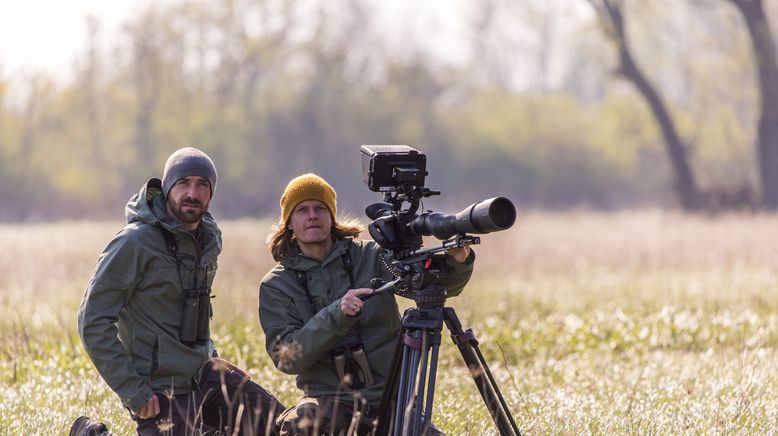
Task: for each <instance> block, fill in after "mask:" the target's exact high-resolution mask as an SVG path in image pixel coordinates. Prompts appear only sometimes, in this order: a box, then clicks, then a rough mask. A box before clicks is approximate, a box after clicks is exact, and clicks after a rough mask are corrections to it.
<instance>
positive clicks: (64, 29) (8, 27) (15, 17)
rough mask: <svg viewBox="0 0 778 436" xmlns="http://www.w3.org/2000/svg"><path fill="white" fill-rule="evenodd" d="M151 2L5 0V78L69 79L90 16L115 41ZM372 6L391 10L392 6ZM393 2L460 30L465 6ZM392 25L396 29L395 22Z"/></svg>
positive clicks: (0, 17) (0, 24)
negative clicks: (457, 20) (457, 19)
mask: <svg viewBox="0 0 778 436" xmlns="http://www.w3.org/2000/svg"><path fill="white" fill-rule="evenodd" d="M157 1H162V0H157ZM150 3H152V1H151V0H24V1H16V0H0V73H2V74H3V75H4V76H6V77H7V76H20V75H21V76H24V75H27V74H30V73H34V72H39V71H40V72H45V73H48V74H52V75H54V77H56V76H58V75H61V76H65V77H66V76H67V75H69V74H70V72H71V71H72V64H73V61H74V59H75V58H76V57H77V56H79V55H80V54H81V52H83V50H84V47H85V41H86V35H87V21H86V17H87V16H90V15H92V16H94V17H96V18H97V19H98V20H99V23H100V33H101V35H102V36H103V37H102V38H101V41H106V40H107V41H110V40H111V37H110V35H115V34H116V33H117V32H118V31H119V30H120V27H121V24H122V22H123V21H124V20H125V19H126V18H127V17H128V16H130V15H132V14H133V13H135V12H137V11H138V10H141V9H143V8H144V7H145V6H147V5H149V4H150ZM372 3H373V4H375V5H380V7H381V9H387V6H386V5H387V2H383V1H377V2H372ZM389 3H394V5H393V6H392V7H391V8H388V9H393V10H391V11H389V12H390V14H389V15H397V16H403V17H405V18H406V19H407V17H418V16H419V15H426V16H428V17H429V16H430V15H432V16H433V17H434V18H435V22H436V27H438V28H439V29H440V28H441V27H442V28H443V29H441V30H445V31H449V32H450V31H456V30H455V29H450V28H449V29H446V27H448V26H446V22H450V21H451V20H450V18H451V10H452V8H451V6H452V5H455V4H457V3H459V4H461V2H455V1H451V0H430V1H428V2H425V3H424V4H423V6H422V5H419V4H418V3H416V2H415V1H400V2H389ZM382 12H385V11H382ZM391 12H393V13H394V14H392V13H391ZM419 12H423V14H419ZM441 12H444V13H441ZM387 26H388V27H389V28H390V29H391V28H392V27H393V24H392V23H391V21H389V23H388V24H387ZM106 37H107V38H106Z"/></svg>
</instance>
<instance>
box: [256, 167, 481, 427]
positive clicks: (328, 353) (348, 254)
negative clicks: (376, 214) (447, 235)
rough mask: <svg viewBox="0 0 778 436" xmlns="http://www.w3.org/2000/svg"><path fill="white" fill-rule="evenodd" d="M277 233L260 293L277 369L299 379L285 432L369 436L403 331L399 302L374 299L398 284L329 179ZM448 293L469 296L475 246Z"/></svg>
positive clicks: (311, 184) (291, 187)
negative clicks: (348, 216) (341, 217)
mask: <svg viewBox="0 0 778 436" xmlns="http://www.w3.org/2000/svg"><path fill="white" fill-rule="evenodd" d="M280 206H281V217H280V220H279V222H278V228H277V229H276V230H275V231H274V232H273V233H272V234H271V235H270V237H269V238H268V239H269V248H270V252H271V253H272V255H273V258H274V259H275V260H276V261H277V262H278V264H277V265H276V266H275V267H274V268H273V269H272V270H271V271H270V272H269V273H267V275H266V276H265V278H264V279H263V280H262V283H261V285H260V288H259V321H260V324H261V325H262V329H263V330H264V332H265V337H266V341H267V342H266V348H267V352H268V353H269V354H270V356H271V358H272V359H273V362H274V363H275V364H276V367H277V368H278V369H279V370H281V371H283V372H285V373H287V374H295V375H296V376H297V386H298V387H299V388H300V389H301V390H302V391H303V398H302V400H300V402H299V403H298V404H297V405H296V406H294V407H291V408H289V409H287V410H286V411H285V412H284V413H282V414H281V415H280V416H279V417H278V419H277V420H276V424H277V425H278V426H279V427H280V431H281V434H282V435H292V434H301V435H318V434H321V433H325V434H338V433H341V432H344V433H346V432H348V431H349V428H352V429H355V430H356V433H357V434H369V433H370V432H371V431H372V430H373V427H374V425H375V423H376V419H377V418H378V417H377V416H376V412H377V409H378V406H379V403H380V401H381V395H382V391H383V387H384V384H385V382H386V379H387V376H388V375H389V372H390V370H391V364H392V360H393V357H394V353H395V351H396V349H397V341H398V340H399V333H400V330H401V327H402V324H401V319H400V312H399V309H398V307H397V302H396V301H395V297H394V295H393V294H391V293H382V294H380V295H376V296H375V297H374V298H371V299H369V300H366V301H362V300H361V299H360V298H359V297H360V296H362V295H368V294H370V293H372V292H373V291H372V289H370V288H369V284H370V280H371V279H373V278H382V279H385V280H391V279H392V278H393V277H392V274H391V272H390V271H388V270H387V269H386V267H385V266H384V265H383V262H381V260H380V254H381V248H380V247H379V246H378V245H377V244H376V243H375V242H373V241H356V240H355V238H356V237H357V236H358V235H359V233H360V232H361V230H362V229H361V227H360V226H359V225H358V224H357V223H356V222H355V221H344V222H338V221H337V220H336V213H337V195H336V193H335V190H334V189H333V188H332V186H330V185H329V184H328V183H327V182H326V181H325V180H324V179H322V178H321V177H319V176H317V175H315V174H305V175H302V176H299V177H297V178H295V179H292V181H290V182H289V184H288V185H287V187H286V189H285V190H284V192H283V194H282V195H281V201H280ZM441 256H446V257H447V259H446V261H445V264H446V268H447V272H446V274H445V278H446V280H445V287H446V289H447V291H448V294H449V296H455V295H458V294H459V293H460V292H462V289H463V288H464V286H465V284H466V283H467V281H468V280H469V279H470V275H471V273H472V271H473V261H474V259H475V253H474V252H473V251H472V250H470V248H469V247H462V248H456V249H452V250H449V252H448V253H447V254H442V255H441Z"/></svg>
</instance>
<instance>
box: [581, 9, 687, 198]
mask: <svg viewBox="0 0 778 436" xmlns="http://www.w3.org/2000/svg"><path fill="white" fill-rule="evenodd" d="M589 2H590V3H591V5H592V7H594V8H595V9H596V10H597V12H598V15H599V17H600V19H601V20H602V23H603V26H604V28H605V30H606V32H607V33H608V35H609V36H610V37H611V38H612V39H613V42H614V44H615V45H616V48H617V50H618V56H619V67H618V70H617V72H618V74H620V75H622V76H624V77H625V78H626V79H627V80H629V81H630V82H631V83H632V84H633V85H634V86H635V87H636V88H637V90H638V91H639V92H640V94H641V95H642V96H643V97H644V98H645V99H646V101H647V103H648V105H649V107H650V108H651V111H652V113H653V114H654V117H655V118H656V121H657V123H658V124H659V127H660V129H661V130H662V135H663V136H664V140H665V146H666V147H667V154H668V157H669V158H670V162H671V164H672V168H673V177H674V180H675V183H674V185H675V190H676V193H677V195H678V198H679V200H680V203H681V206H682V207H683V208H684V209H686V210H696V209H698V208H699V207H700V194H699V192H698V189H697V185H696V182H695V180H694V175H693V173H692V169H691V166H690V165H689V159H688V156H687V149H686V146H685V145H684V143H683V141H682V140H681V138H680V136H679V134H678V132H677V129H676V127H675V123H674V122H673V119H672V117H671V115H670V112H669V111H668V109H667V107H666V106H665V103H664V101H663V100H662V97H661V96H660V95H659V93H658V92H657V91H656V90H655V89H654V87H653V85H652V84H651V83H650V82H649V81H648V79H647V78H646V76H645V74H644V73H643V71H642V70H641V69H640V67H639V66H638V65H637V63H636V62H635V59H634V57H633V55H632V52H631V49H630V46H629V44H628V41H627V34H626V30H625V27H626V24H625V20H624V13H623V10H624V8H623V4H624V2H623V0H589Z"/></svg>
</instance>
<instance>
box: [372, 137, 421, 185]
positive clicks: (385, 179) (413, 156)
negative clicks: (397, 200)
mask: <svg viewBox="0 0 778 436" xmlns="http://www.w3.org/2000/svg"><path fill="white" fill-rule="evenodd" d="M360 151H361V152H362V181H363V182H365V184H366V185H367V187H368V188H370V190H371V191H374V192H388V191H396V190H398V188H400V187H402V186H410V187H414V188H415V187H419V188H420V187H423V186H424V177H425V176H426V175H427V170H426V169H427V156H425V155H424V153H422V152H420V151H419V150H416V149H415V148H412V147H408V146H407V145H363V146H362V147H361V148H360Z"/></svg>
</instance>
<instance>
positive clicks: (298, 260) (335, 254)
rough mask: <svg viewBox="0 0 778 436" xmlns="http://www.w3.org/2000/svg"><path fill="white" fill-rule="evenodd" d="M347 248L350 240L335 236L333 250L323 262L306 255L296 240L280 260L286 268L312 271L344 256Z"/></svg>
mask: <svg viewBox="0 0 778 436" xmlns="http://www.w3.org/2000/svg"><path fill="white" fill-rule="evenodd" d="M346 250H348V240H346V239H344V238H334V240H333V244H332V250H331V251H330V253H329V254H328V255H327V257H326V258H325V259H324V261H323V262H319V261H318V260H316V259H312V258H310V257H306V256H304V255H303V254H302V252H301V251H300V247H299V246H298V245H297V243H296V242H294V243H292V245H291V246H290V247H289V251H288V253H287V254H284V255H282V256H281V260H280V261H279V262H280V263H281V265H283V266H284V267H285V268H290V269H294V270H298V271H310V270H312V269H315V268H320V267H322V266H325V265H328V264H330V263H331V262H332V261H334V260H335V259H337V258H339V257H340V256H342V255H343V253H345V252H346Z"/></svg>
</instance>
